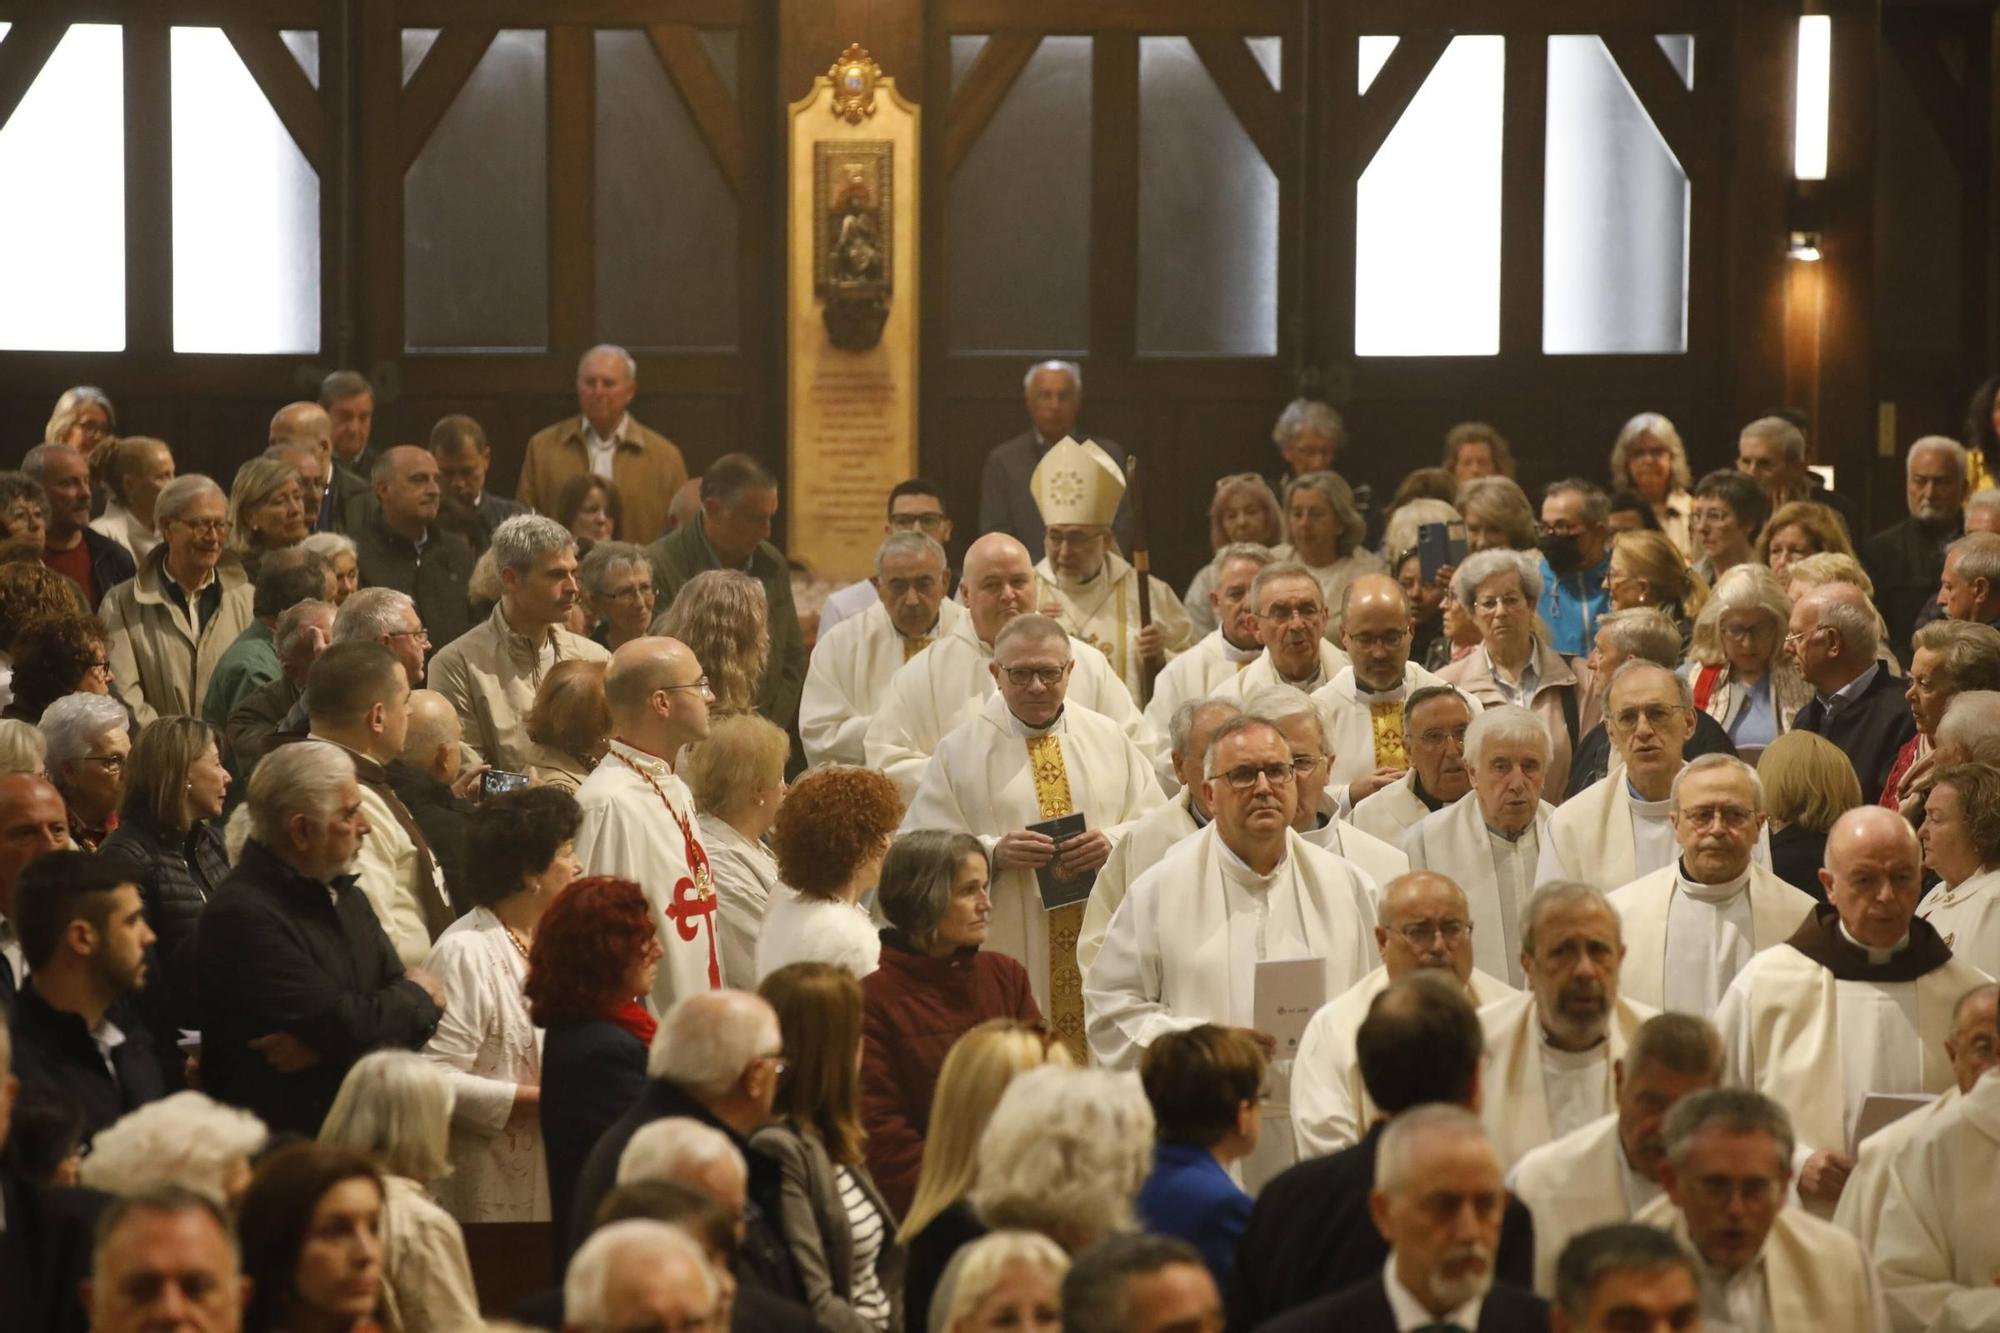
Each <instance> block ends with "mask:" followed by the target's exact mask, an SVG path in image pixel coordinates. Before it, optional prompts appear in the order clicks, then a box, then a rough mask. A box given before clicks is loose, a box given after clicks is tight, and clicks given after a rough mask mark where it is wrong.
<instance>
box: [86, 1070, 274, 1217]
mask: <svg viewBox="0 0 2000 1333" xmlns="http://www.w3.org/2000/svg"><path fill="white" fill-rule="evenodd" d="M270 1141H271V1131H270V1130H268V1129H266V1128H265V1127H264V1122H263V1121H261V1120H259V1119H258V1118H257V1117H256V1116H254V1115H251V1114H250V1113H249V1112H248V1111H239V1110H237V1109H236V1108H235V1107H233V1106H224V1105H223V1104H222V1103H221V1102H218V1101H215V1100H213V1099H212V1098H209V1097H205V1096H203V1095H202V1094H201V1093H199V1092H177V1093H175V1094H173V1095H172V1096H171V1097H166V1098H163V1099H161V1100H160V1101H157V1102H149V1103H147V1104H146V1105H144V1106H141V1107H140V1108H139V1109H137V1110H136V1111H132V1112H130V1113H129V1114H127V1115H124V1116H122V1117H120V1118H119V1120H118V1122H117V1123H116V1124H114V1125H111V1126H110V1127H108V1128H106V1129H102V1130H99V1131H98V1133H97V1137H96V1138H94V1139H92V1140H91V1141H90V1156H88V1157H86V1158H84V1159H83V1173H82V1177H81V1180H80V1182H79V1183H81V1184H82V1185H83V1186H84V1187H85V1188H87V1189H94V1190H102V1191H103V1192H104V1193H106V1194H118V1195H127V1196H129V1195H133V1194H143V1193H145V1192H146V1191H147V1190H150V1189H154V1188H156V1187H158V1186H161V1185H179V1186H181V1187H182V1188H183V1189H191V1190H193V1191H194V1192H195V1193H197V1194H199V1195H201V1196H202V1197H203V1198H205V1199H207V1200H209V1201H210V1202H212V1203H214V1204H215V1205H216V1206H217V1207H218V1208H223V1209H226V1210H228V1211H229V1212H230V1213H234V1212H235V1211H236V1209H237V1207H238V1206H239V1205H240V1204H241V1203H242V1202H243V1195H244V1192H245V1191H247V1190H248V1189H249V1188H250V1160H251V1159H252V1158H253V1157H255V1156H257V1154H259V1153H261V1152H263V1151H264V1146H265V1145H266V1144H267V1143H269V1142H270Z"/></svg>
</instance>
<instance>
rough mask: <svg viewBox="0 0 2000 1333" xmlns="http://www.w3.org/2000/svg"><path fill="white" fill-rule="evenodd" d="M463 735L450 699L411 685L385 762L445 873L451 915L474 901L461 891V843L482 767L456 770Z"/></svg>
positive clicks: (459, 913)
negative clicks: (399, 745)
mask: <svg viewBox="0 0 2000 1333" xmlns="http://www.w3.org/2000/svg"><path fill="white" fill-rule="evenodd" d="M462 734H463V728H462V727H461V726H460V724H459V720H458V710H457V709H456V708H453V707H452V706H451V700H449V699H447V698H445V697H444V696H443V695H442V694H439V693H438V692H437V691H436V690H412V691H410V729H409V732H408V733H407V734H406V735H405V736H404V737H403V753H402V755H401V757H400V758H398V759H396V760H394V761H393V762H391V763H390V764H388V765H387V766H386V768H387V771H388V776H389V786H390V788H391V789H392V790H393V791H394V792H395V793H396V796H397V798H398V799H399V800H401V801H402V803H403V808H404V809H406V810H408V811H409V812H410V818H412V819H414V820H416V821H417V827H418V828H419V829H421V830H422V831H423V835H424V841H425V842H427V843H429V844H430V849H431V856H432V858H433V859H435V860H436V861H437V866H438V869H439V870H440V871H441V872H443V874H444V884H445V890H446V892H448V893H449V894H450V895H451V902H452V913H453V915H454V916H462V915H464V913H465V912H466V911H468V910H470V909H469V908H468V907H466V906H465V904H467V903H469V902H471V901H473V900H472V899H470V898H468V897H467V896H466V893H465V884H464V877H465V847H466V838H467V836H468V834H469V832H470V829H471V823H472V815H473V811H474V810H476V809H477V807H476V806H474V805H473V803H472V802H471V801H470V800H469V799H467V795H468V794H469V793H471V792H473V791H476V790H477V789H478V783H479V774H480V772H483V770H476V771H474V772H472V773H465V772H462V771H461V770H462V767H463V765H462V764H461V762H460V755H461V753H462V751H461V750H460V749H459V738H460V736H461V735H462Z"/></svg>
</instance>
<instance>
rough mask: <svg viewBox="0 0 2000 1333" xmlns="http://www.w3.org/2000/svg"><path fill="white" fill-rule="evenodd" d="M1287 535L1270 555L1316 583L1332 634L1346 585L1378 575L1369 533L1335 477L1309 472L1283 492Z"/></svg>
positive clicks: (1346, 490) (1342, 482)
mask: <svg viewBox="0 0 2000 1333" xmlns="http://www.w3.org/2000/svg"><path fill="white" fill-rule="evenodd" d="M1285 534H1286V541H1285V544H1284V545H1282V546H1278V547H1274V548H1273V549H1272V551H1271V554H1272V555H1274V556H1276V557H1277V558H1278V559H1280V560H1296V561H1298V562H1299V563H1300V564H1302V565H1304V566H1305V567H1306V568H1307V569H1310V570H1311V571H1312V572H1313V577H1314V578H1315V579H1317V580H1319V587H1320V594H1321V595H1322V596H1323V597H1325V598H1326V604H1327V607H1328V609H1329V610H1330V611H1331V612H1332V616H1331V618H1330V619H1329V620H1328V622H1327V633H1328V634H1329V635H1331V634H1332V633H1333V627H1334V625H1335V623H1337V622H1338V620H1339V616H1340V608H1341V606H1342V604H1343V603H1344V601H1345V599H1346V595H1347V585H1348V584H1350V583H1352V582H1354V580H1355V579H1357V578H1360V577H1361V576H1362V575H1363V574H1380V573H1381V572H1382V571H1383V569H1384V568H1385V566H1384V565H1383V563H1382V560H1381V557H1379V556H1377V555H1376V554H1375V553H1374V552H1373V551H1371V550H1369V549H1368V548H1367V546H1366V545H1365V544H1364V543H1365V542H1366V541H1367V538H1368V532H1367V528H1366V527H1365V525H1364V524H1363V523H1362V520H1361V510H1360V509H1359V508H1358V507H1357V506H1356V505H1355V503H1354V490H1353V488H1352V487H1350V486H1349V485H1348V484H1347V481H1346V479H1345V478H1343V477H1342V476H1341V475H1340V474H1339V473H1337V472H1308V473H1306V474H1305V475H1304V476H1301V477H1296V478H1294V479H1293V480H1292V483H1291V484H1290V485H1289V486H1287V487H1285Z"/></svg>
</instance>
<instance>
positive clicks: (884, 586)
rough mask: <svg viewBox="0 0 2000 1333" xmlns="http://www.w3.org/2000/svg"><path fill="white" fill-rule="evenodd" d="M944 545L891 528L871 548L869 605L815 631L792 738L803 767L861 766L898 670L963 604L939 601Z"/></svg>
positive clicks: (958, 615) (944, 576)
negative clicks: (802, 754) (800, 747)
mask: <svg viewBox="0 0 2000 1333" xmlns="http://www.w3.org/2000/svg"><path fill="white" fill-rule="evenodd" d="M950 577H951V574H950V571H949V570H947V569H946V568H945V554H944V547H942V546H940V545H939V544H938V543H937V542H935V541H933V540H932V539H931V538H930V537H928V536H926V535H925V534H924V533H922V532H894V533H891V534H890V535H889V536H887V537H885V538H883V540H882V545H881V546H880V547H879V548H877V550H876V552H875V578H874V582H873V583H872V585H871V586H872V587H873V588H874V590H875V592H876V599H875V603H874V605H872V606H870V607H869V608H868V609H867V610H865V611H863V612H861V613H860V614H859V615H853V616H848V617H847V618H846V619H844V620H842V621H840V622H839V623H838V624H836V625H835V626H834V627H833V628H832V629H830V630H822V632H821V634H820V637H819V642H818V643H816V644H814V645H813V651H812V661H811V662H810V663H809V664H808V665H807V667H806V683H805V692H804V694H803V695H802V696H801V697H800V700H799V737H800V739H801V740H802V741H803V742H804V743H805V751H806V762H807V763H808V764H829V763H831V764H865V763H866V762H867V749H866V739H867V735H868V723H869V721H870V720H871V719H872V718H873V717H874V715H875V709H876V706H877V704H878V703H879V702H880V701H881V699H882V695H883V693H884V692H885V691H886V690H887V689H888V688H889V681H890V679H891V678H892V677H893V676H894V675H895V674H896V671H897V669H898V668H900V667H901V666H902V665H903V664H904V663H906V662H908V661H909V660H910V659H912V658H914V657H915V656H917V654H919V653H921V652H923V651H924V649H926V648H928V647H930V645H931V644H932V643H933V642H934V641H935V640H936V639H937V637H938V636H939V635H941V634H946V633H949V632H950V631H951V630H952V629H953V628H954V627H956V626H957V624H958V622H959V621H961V620H963V619H964V618H965V608H964V607H962V606H960V605H959V604H958V603H956V602H949V601H946V600H945V592H946V590H947V589H946V584H947V583H948V581H949V579H950Z"/></svg>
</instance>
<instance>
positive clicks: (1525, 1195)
mask: <svg viewBox="0 0 2000 1333" xmlns="http://www.w3.org/2000/svg"><path fill="white" fill-rule="evenodd" d="M1611 1074H1612V1087H1613V1091H1614V1095H1615V1097H1616V1101H1617V1109H1616V1110H1614V1111H1613V1112H1612V1113H1611V1114H1609V1115H1606V1116H1602V1117H1600V1118H1598V1119H1596V1120H1593V1121H1591V1122H1590V1123H1589V1124H1587V1125H1585V1126H1583V1127H1582V1128H1581V1129H1576V1130H1572V1131H1570V1132H1569V1133H1568V1134H1565V1135H1563V1136H1562V1137H1561V1138H1559V1139H1557V1140H1555V1141H1554V1142H1553V1143H1545V1144H1543V1145H1542V1146H1541V1147H1539V1148H1536V1149H1535V1150H1533V1151H1532V1152H1530V1153H1529V1154H1528V1155H1527V1156H1525V1157H1523V1158H1522V1159H1521V1160H1520V1161H1519V1162H1517V1163H1515V1165H1514V1169H1513V1171H1512V1172H1510V1173H1509V1174H1508V1177H1507V1186H1508V1188H1509V1189H1511V1190H1512V1191H1513V1192H1514V1196H1515V1197H1516V1198H1518V1199H1519V1200H1520V1201H1521V1202H1522V1203H1524V1204H1526V1205H1527V1206H1528V1208H1529V1210H1530V1211H1531V1212H1533V1214H1534V1217H1535V1290H1536V1291H1538V1292H1540V1293H1541V1294H1542V1295H1544V1296H1551V1295H1554V1294H1555V1291H1556V1285H1557V1272H1556V1262H1557V1258H1558V1257H1559V1256H1560V1255H1561V1254H1562V1251H1563V1247H1564V1245H1566V1244H1567V1243H1568V1241H1569V1238H1570V1237H1572V1236H1575V1235H1576V1234H1578V1233H1579V1232H1583V1231H1588V1230H1589V1229H1590V1228H1592V1227H1597V1226H1606V1225H1609V1224H1611V1223H1615V1222H1628V1221H1630V1220H1631V1218H1632V1215H1633V1214H1634V1213H1637V1212H1638V1211H1639V1210H1640V1209H1641V1208H1644V1207H1645V1206H1646V1205H1647V1204H1649V1203H1651V1202H1652V1201H1653V1200H1654V1199H1657V1198H1658V1197H1659V1196H1660V1167H1661V1166H1662V1165H1664V1164H1665V1162H1666V1158H1667V1141H1666V1139H1665V1137H1664V1136H1663V1135H1662V1133H1661V1129H1660V1127H1661V1125H1662V1124H1663V1123H1665V1121H1666V1117H1667V1112H1669V1111H1671V1110H1672V1109H1673V1108H1674V1105H1675V1104H1676V1103H1677V1102H1679V1101H1680V1099H1681V1098H1683V1097H1686V1096H1688V1095H1689V1094H1691V1093H1696V1092H1700V1091H1702V1090H1704V1089H1706V1088H1712V1087H1715V1086H1716V1085H1717V1084H1718V1083H1719V1082H1721V1080H1722V1038H1721V1036H1720V1035H1719V1034H1717V1032H1716V1030H1715V1028H1714V1026H1713V1025H1712V1024H1710V1023H1709V1021H1708V1020H1707V1019H1705V1018H1697V1017H1695V1016H1694V1015H1692V1014H1656V1015H1655V1016H1653V1017H1652V1018H1649V1019H1647V1020H1646V1021H1645V1022H1644V1023H1641V1024H1640V1025H1639V1030H1638V1031H1637V1032H1635V1033H1633V1034H1632V1044H1631V1045H1630V1046H1629V1047H1627V1048H1626V1050H1625V1058H1624V1059H1622V1060H1619V1061H1618V1062H1617V1063H1615V1064H1614V1065H1613V1066H1612V1070H1611Z"/></svg>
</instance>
